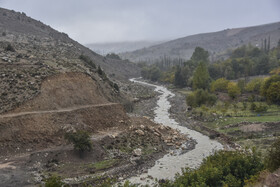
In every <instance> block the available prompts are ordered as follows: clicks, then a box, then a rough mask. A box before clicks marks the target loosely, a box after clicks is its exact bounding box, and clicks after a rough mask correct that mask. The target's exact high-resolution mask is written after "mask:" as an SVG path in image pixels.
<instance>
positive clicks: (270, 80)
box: [261, 75, 280, 97]
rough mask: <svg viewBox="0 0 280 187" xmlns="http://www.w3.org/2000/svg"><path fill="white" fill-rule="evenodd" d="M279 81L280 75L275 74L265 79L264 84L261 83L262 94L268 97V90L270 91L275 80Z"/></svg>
mask: <svg viewBox="0 0 280 187" xmlns="http://www.w3.org/2000/svg"><path fill="white" fill-rule="evenodd" d="M279 81H280V75H273V76H271V77H270V78H268V79H266V80H264V82H263V84H262V85H261V95H262V96H264V97H267V92H268V88H269V86H270V85H271V84H272V83H273V82H279Z"/></svg>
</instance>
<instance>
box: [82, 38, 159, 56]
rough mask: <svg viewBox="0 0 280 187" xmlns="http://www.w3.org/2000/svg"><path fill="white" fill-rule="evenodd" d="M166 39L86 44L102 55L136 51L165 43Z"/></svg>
mask: <svg viewBox="0 0 280 187" xmlns="http://www.w3.org/2000/svg"><path fill="white" fill-rule="evenodd" d="M163 42H164V41H135V42H112V43H111V42H109V43H91V44H86V46H87V47H89V48H90V49H91V50H93V51H95V52H97V53H98V54H101V55H106V54H108V53H123V52H129V51H135V50H137V49H142V48H144V47H150V46H153V45H157V44H160V43H163Z"/></svg>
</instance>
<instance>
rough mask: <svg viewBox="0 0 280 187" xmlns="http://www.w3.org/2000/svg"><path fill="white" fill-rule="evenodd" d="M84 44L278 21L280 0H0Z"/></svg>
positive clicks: (0, 3)
mask: <svg viewBox="0 0 280 187" xmlns="http://www.w3.org/2000/svg"><path fill="white" fill-rule="evenodd" d="M0 6H1V7H3V8H8V9H13V10H15V11H19V12H25V13H26V14H27V15H28V16H30V17H32V18H34V19H37V20H40V21H42V22H44V23H45V24H47V25H50V26H51V27H53V28H55V29H57V30H59V31H61V32H65V33H67V34H68V35H69V36H70V37H71V38H73V39H75V40H77V41H79V42H81V43H83V44H87V43H93V42H118V41H137V40H166V39H175V38H179V37H184V36H188V35H192V34H198V33H205V32H213V31H219V30H223V29H226V28H235V27H244V26H253V25H259V24H265V23H271V22H277V21H280V1H279V0H44V1H43V0H0Z"/></svg>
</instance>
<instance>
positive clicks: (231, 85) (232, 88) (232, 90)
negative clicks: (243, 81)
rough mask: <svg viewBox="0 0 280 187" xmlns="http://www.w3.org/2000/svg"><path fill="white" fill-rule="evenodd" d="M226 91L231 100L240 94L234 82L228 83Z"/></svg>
mask: <svg viewBox="0 0 280 187" xmlns="http://www.w3.org/2000/svg"><path fill="white" fill-rule="evenodd" d="M227 91H228V95H229V96H230V97H231V98H232V99H235V98H236V97H237V96H238V95H240V94H241V90H240V88H239V87H238V86H237V84H236V83H234V82H229V83H228V86H227Z"/></svg>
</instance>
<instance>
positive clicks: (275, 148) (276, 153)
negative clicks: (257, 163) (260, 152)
mask: <svg viewBox="0 0 280 187" xmlns="http://www.w3.org/2000/svg"><path fill="white" fill-rule="evenodd" d="M265 164H266V167H267V168H268V169H269V170H270V171H274V170H276V169H278V168H279V167H280V138H278V139H277V140H276V141H275V142H274V143H273V144H272V145H271V146H270V148H269V150H268V154H267V156H266V158H265Z"/></svg>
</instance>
